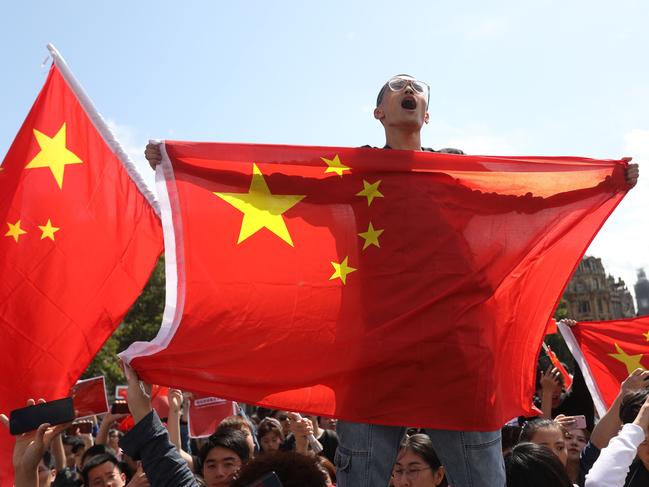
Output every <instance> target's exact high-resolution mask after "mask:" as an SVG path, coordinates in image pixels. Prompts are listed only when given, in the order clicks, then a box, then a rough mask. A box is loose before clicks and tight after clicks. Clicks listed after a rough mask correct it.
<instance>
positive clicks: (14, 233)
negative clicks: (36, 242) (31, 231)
mask: <svg viewBox="0 0 649 487" xmlns="http://www.w3.org/2000/svg"><path fill="white" fill-rule="evenodd" d="M7 225H9V231H8V232H7V233H5V237H13V239H14V240H15V241H16V242H18V239H19V238H20V236H21V235H25V234H26V233H27V232H26V231H25V230H23V229H22V228H20V220H18V221H17V222H16V223H9V222H7Z"/></svg>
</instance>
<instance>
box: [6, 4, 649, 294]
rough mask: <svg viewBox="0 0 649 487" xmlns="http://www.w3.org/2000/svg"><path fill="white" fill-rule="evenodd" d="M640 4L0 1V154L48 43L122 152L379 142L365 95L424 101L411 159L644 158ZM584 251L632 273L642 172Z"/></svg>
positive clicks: (648, 185)
mask: <svg viewBox="0 0 649 487" xmlns="http://www.w3.org/2000/svg"><path fill="white" fill-rule="evenodd" d="M648 19H649V2H645V1H640V0H638V1H633V0H618V1H617V2H610V1H599V0H591V1H582V0H576V1H566V0H564V1H562V2H560V1H553V0H548V1H542V0H537V1H534V2H532V1H524V0H518V1H492V2H481V1H477V0H475V1H456V2H442V1H440V0H435V1H433V0H428V1H418V0H413V1H410V2H405V3H404V2H394V1H393V2H387V1H368V0H366V1H357V2H353V1H351V0H348V1H346V2H343V1H338V0H330V1H327V2H303V1H285V2H281V1H277V2H268V1H258V0H249V1H246V2H220V1H216V0H214V1H193V2H192V1H188V2H182V3H181V2H172V1H156V2H152V1H130V2H126V1H113V2H101V3H100V2H80V1H76V2H75V1H69V0H68V1H66V0H61V1H58V2H45V1H30V2H21V3H18V2H11V3H8V4H7V5H5V6H4V7H3V15H2V17H1V18H0V46H2V48H0V52H2V58H3V60H4V66H3V69H2V76H0V107H2V117H0V152H2V153H3V154H4V153H5V152H6V150H7V149H8V147H9V144H10V143H11V141H12V139H13V137H14V135H15V133H16V131H17V130H18V128H19V126H20V124H21V123H22V121H23V119H24V117H25V115H26V114H27V111H28V109H29V107H30V106H31V104H32V102H33V100H34V98H35V96H36V94H37V92H38V90H39V89H40V87H41V85H42V83H43V81H44V79H45V75H46V68H42V67H41V61H43V59H44V58H45V56H46V54H47V51H46V49H45V46H46V44H47V43H48V42H52V43H53V44H54V45H55V46H56V47H57V48H58V49H59V51H60V52H61V54H62V55H63V56H64V58H65V59H66V60H67V62H68V64H69V66H70V68H71V69H72V71H73V72H74V73H75V75H76V77H77V78H78V79H79V81H80V82H81V83H82V85H83V86H84V87H85V89H86V91H87V92H88V94H89V95H90V97H91V98H92V99H93V101H94V103H95V105H96V106H97V108H98V109H99V111H100V112H101V113H102V114H103V115H104V116H105V117H106V118H107V119H108V120H109V122H110V123H111V125H112V126H113V128H114V130H115V132H116V133H117V135H118V137H119V138H120V140H121V142H122V144H123V145H124V146H125V148H126V150H127V151H128V152H129V153H130V154H131V156H132V157H133V158H134V159H135V160H136V161H139V163H141V164H142V171H143V172H144V174H145V176H146V177H147V178H148V180H149V181H150V182H151V181H152V180H153V174H152V172H150V171H149V170H148V169H147V168H146V167H144V164H143V157H142V156H141V153H142V150H143V147H144V145H145V144H146V141H147V140H148V139H149V138H172V139H185V140H213V141H238V142H268V143H289V144H310V145H340V146H358V145H364V144H372V145H381V144H382V143H383V132H382V130H381V126H380V124H379V123H378V122H376V121H375V120H374V119H373V118H372V109H373V103H374V100H375V97H376V92H377V91H378V88H379V87H380V85H381V84H382V83H383V82H384V81H385V80H386V79H387V78H389V77H390V76H391V75H392V74H395V73H411V74H413V75H414V76H416V77H418V78H420V79H422V80H425V81H427V82H428V83H429V84H430V85H431V87H432V94H431V106H430V114H431V123H430V124H429V125H428V126H427V127H426V128H425V130H424V133H423V140H424V145H427V146H432V147H448V146H452V147H458V148H461V149H463V150H465V152H468V153H472V154H498V155H515V154H519V155H579V156H590V157H601V158H618V157H621V156H632V157H634V159H635V160H636V162H639V163H640V165H641V170H642V168H643V165H644V164H646V161H647V160H649V67H648V66H647V64H648V63H647V61H646V59H647V46H649V28H647V20H648ZM647 168H648V169H647V170H645V174H644V178H642V177H641V180H640V183H639V185H638V187H636V189H634V190H633V191H632V192H631V193H630V194H629V196H628V197H627V198H626V199H625V201H623V202H622V204H621V206H620V207H619V209H618V210H617V211H616V213H615V214H614V215H613V216H612V217H611V219H610V220H609V222H608V223H607V224H606V226H605V227H604V228H603V229H602V231H601V232H600V234H599V235H598V237H597V238H596V240H595V241H594V242H593V244H592V245H591V248H590V249H589V254H592V255H596V256H599V257H602V259H603V261H604V264H605V266H606V267H607V269H608V270H609V272H611V273H613V274H614V275H616V276H621V277H623V278H624V279H625V280H626V281H627V284H628V285H632V284H633V283H634V282H635V269H636V268H637V267H640V266H646V267H647V268H648V270H649V228H648V223H647V216H646V214H647V208H649V165H647Z"/></svg>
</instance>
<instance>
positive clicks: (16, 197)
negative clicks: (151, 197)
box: [0, 66, 162, 486]
mask: <svg viewBox="0 0 649 487" xmlns="http://www.w3.org/2000/svg"><path fill="white" fill-rule="evenodd" d="M63 124H65V127H66V129H65V139H66V140H65V147H66V148H67V150H69V151H71V152H72V153H74V154H75V155H76V156H77V157H78V158H79V159H80V160H81V161H82V163H78V164H70V165H66V166H65V169H64V173H63V179H62V185H61V186H59V184H58V183H57V180H56V178H55V177H54V176H53V173H52V171H51V170H50V169H49V168H47V167H39V168H33V169H28V168H27V167H26V166H27V165H29V163H30V161H32V160H33V159H34V157H35V156H36V155H37V154H39V153H40V151H41V147H40V146H39V143H38V142H37V140H36V137H35V132H34V130H37V131H39V132H40V133H42V134H45V135H46V136H47V137H55V135H56V134H57V133H59V132H60V130H61V127H62V126H63ZM0 195H1V197H0V330H1V331H2V339H0V371H1V372H0V411H2V412H5V413H9V411H10V410H12V409H15V408H18V407H22V406H24V405H25V402H26V400H27V399H28V398H40V397H42V398H45V399H47V400H51V399H56V398H59V397H63V396H66V395H67V394H68V391H69V389H70V387H71V386H72V385H73V384H74V383H75V381H76V380H77V379H78V378H79V376H80V375H81V373H82V372H83V370H84V369H85V368H86V366H87V365H88V363H89V362H90V361H91V359H92V358H93V356H94V355H95V353H96V352H97V351H98V350H99V348H100V347H101V346H102V344H103V343H104V341H105V340H106V339H107V338H108V337H109V336H110V334H111V333H112V332H113V330H114V329H115V328H116V327H117V325H118V324H119V323H120V321H121V319H122V318H123V317H124V315H125V313H126V311H127V310H128V308H129V307H130V306H131V304H132V303H133V301H134V300H135V299H136V298H137V296H138V295H139V293H140V292H141V290H142V288H143V286H144V284H145V283H146V281H147V278H148V276H149V274H150V273H151V271H152V269H153V266H154V265H155V262H156V260H157V258H158V256H159V254H160V252H161V250H162V231H161V227H160V220H159V219H158V217H157V216H156V214H155V212H154V210H153V208H152V207H151V205H150V204H149V202H148V201H147V200H146V199H145V197H144V196H143V195H142V193H141V192H140V191H139V190H138V189H137V187H136V186H135V184H134V183H133V181H132V179H131V178H130V176H129V175H128V173H127V171H126V170H125V168H124V166H123V165H122V164H121V162H120V161H119V160H118V159H117V157H116V156H115V155H114V154H113V152H111V150H110V149H109V148H108V146H107V144H106V143H105V142H104V139H103V138H102V137H101V136H100V134H99V133H98V132H97V130H96V129H95V127H94V125H93V124H92V123H91V121H90V119H89V117H88V114H87V113H86V112H85V111H84V109H83V108H82V106H81V105H80V104H79V101H78V99H77V98H76V96H75V94H74V93H73V91H72V89H71V88H70V86H69V85H68V84H67V82H66V81H65V79H64V78H63V76H62V74H61V72H60V71H59V69H58V68H57V67H55V66H52V68H51V70H50V73H49V76H48V78H47V81H46V82H45V85H44V87H43V88H42V90H41V92H40V94H39V95H38V98H37V99H36V101H35V103H34V105H33V107H32V109H31V111H30V112H29V115H28V116H27V118H26V120H25V121H24V123H23V125H22V127H21V129H20V131H19V132H18V135H17V136H16V138H15V140H14V142H13V144H12V145H11V148H10V149H9V152H8V153H7V155H6V157H5V159H4V161H3V163H2V170H1V171H0ZM48 219H50V220H51V224H52V226H54V227H57V228H59V230H58V231H56V232H55V233H54V240H52V239H51V238H49V237H45V238H42V235H43V234H42V231H41V229H39V226H45V225H46V222H47V220H48ZM18 220H20V222H21V223H20V228H22V229H23V231H26V232H27V233H25V234H20V235H19V236H18V241H16V240H15V239H14V238H13V237H11V236H6V233H7V232H8V230H10V227H9V225H8V223H12V224H15V223H16V222H17V221H18ZM12 444H13V440H12V439H11V438H10V436H9V434H8V433H7V432H6V431H5V429H4V428H2V431H1V432H0V480H1V482H0V484H1V485H2V486H5V485H11V484H12V482H11V467H10V466H11V448H12Z"/></svg>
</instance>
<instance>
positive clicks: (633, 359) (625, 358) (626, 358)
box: [608, 343, 644, 374]
mask: <svg viewBox="0 0 649 487" xmlns="http://www.w3.org/2000/svg"><path fill="white" fill-rule="evenodd" d="M614 345H615V349H616V350H617V353H609V354H608V355H610V356H611V357H613V358H614V359H615V360H619V361H620V362H622V363H623V364H624V365H626V370H627V371H628V372H629V374H630V373H631V372H633V371H634V370H635V369H643V370H644V366H643V365H642V364H641V363H640V360H642V357H644V355H643V354H638V355H629V354H627V353H626V352H625V351H624V350H622V348H620V346H619V345H618V344H617V343H615V344H614Z"/></svg>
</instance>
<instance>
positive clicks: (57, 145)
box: [25, 123, 83, 189]
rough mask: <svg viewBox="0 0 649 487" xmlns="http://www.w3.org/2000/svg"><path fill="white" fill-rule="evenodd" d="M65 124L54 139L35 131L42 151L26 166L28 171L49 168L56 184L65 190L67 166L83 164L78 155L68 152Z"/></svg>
mask: <svg viewBox="0 0 649 487" xmlns="http://www.w3.org/2000/svg"><path fill="white" fill-rule="evenodd" d="M65 134H66V128H65V123H64V124H63V125H61V128H60V129H59V131H58V132H57V133H56V135H55V136H54V137H48V136H47V135H45V134H44V133H42V132H39V131H38V130H36V129H34V137H36V142H38V145H39V146H40V148H41V150H40V152H39V153H38V154H36V156H35V157H34V158H33V159H32V160H31V161H30V162H29V164H27V165H26V166H25V168H26V169H36V168H39V167H48V168H49V169H50V171H52V176H54V179H56V184H58V185H59V188H61V189H63V173H64V171H65V166H66V165H67V164H81V163H82V162H83V161H82V160H81V159H79V158H78V157H77V155H76V154H75V153H74V152H72V151H70V150H68V148H67V147H66V146H65V143H66V140H65V139H66V136H65Z"/></svg>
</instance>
